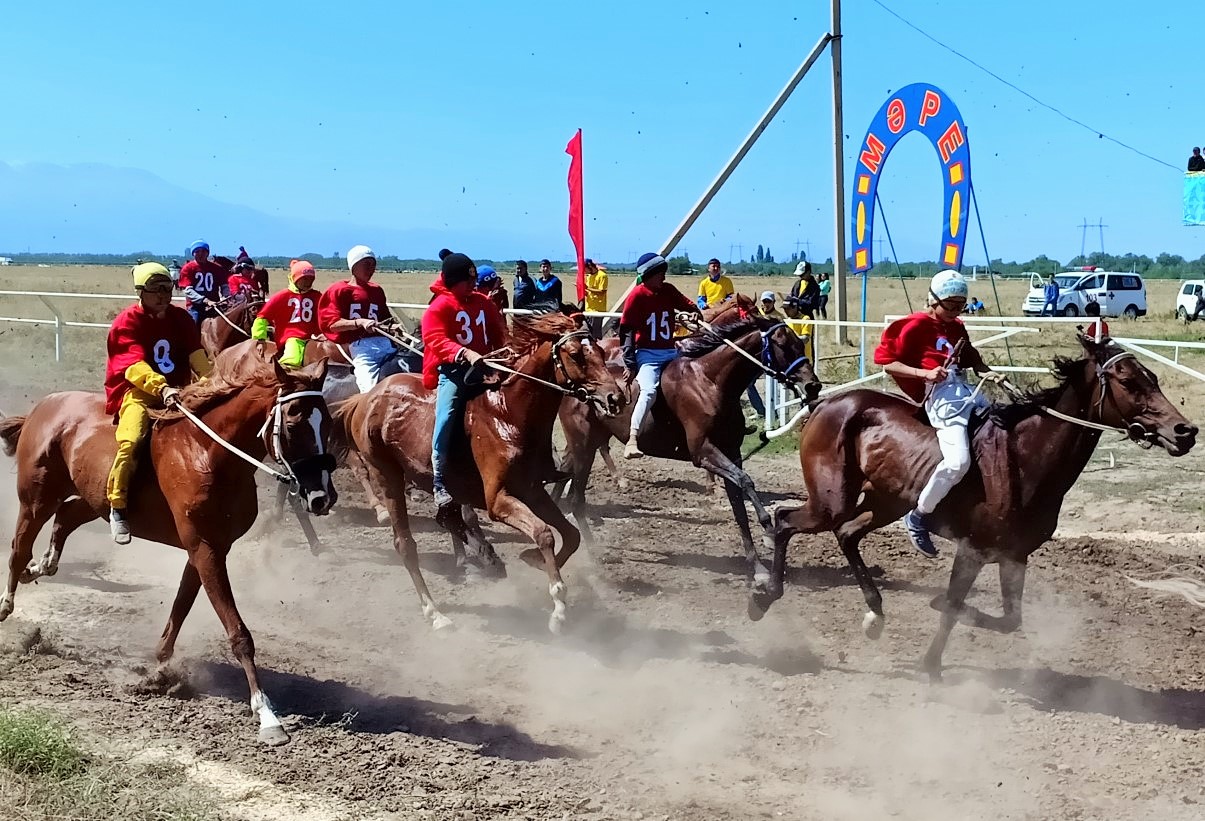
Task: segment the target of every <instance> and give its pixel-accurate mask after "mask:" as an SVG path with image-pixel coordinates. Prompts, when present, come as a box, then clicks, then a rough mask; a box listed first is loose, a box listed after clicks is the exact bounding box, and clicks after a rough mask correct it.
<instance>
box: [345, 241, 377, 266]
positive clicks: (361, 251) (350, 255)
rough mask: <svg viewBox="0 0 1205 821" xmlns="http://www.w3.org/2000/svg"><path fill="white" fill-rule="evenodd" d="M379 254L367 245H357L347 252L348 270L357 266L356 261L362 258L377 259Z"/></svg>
mask: <svg viewBox="0 0 1205 821" xmlns="http://www.w3.org/2000/svg"><path fill="white" fill-rule="evenodd" d="M376 258H377V255H376V254H374V253H373V252H372V249H371V248H369V247H368V246H367V245H357V246H355V247H354V248H352V249H351V250H350V251H348V252H347V270H349V271H350V270H351V269H352V268H355V267H356V263H357V262H359V261H360V260H362V259H376Z"/></svg>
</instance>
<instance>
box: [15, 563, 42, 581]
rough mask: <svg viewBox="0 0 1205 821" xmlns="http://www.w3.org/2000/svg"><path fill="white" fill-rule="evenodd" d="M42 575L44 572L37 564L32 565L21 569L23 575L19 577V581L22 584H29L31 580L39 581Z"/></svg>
mask: <svg viewBox="0 0 1205 821" xmlns="http://www.w3.org/2000/svg"><path fill="white" fill-rule="evenodd" d="M41 577H42V573H41V571H39V570H37V569H36V565H30V566H29V567H27V568H25V569H24V570H22V571H21V575H20V576H19V577H18V578H17V581H18V582H20V583H21V584H29V583H30V582H34V581H37V580H38V579H39V578H41Z"/></svg>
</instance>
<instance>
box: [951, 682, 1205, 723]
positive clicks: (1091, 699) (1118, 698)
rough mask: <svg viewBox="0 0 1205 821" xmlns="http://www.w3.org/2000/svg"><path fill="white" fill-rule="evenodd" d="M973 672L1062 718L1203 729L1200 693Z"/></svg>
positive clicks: (1204, 714)
mask: <svg viewBox="0 0 1205 821" xmlns="http://www.w3.org/2000/svg"><path fill="white" fill-rule="evenodd" d="M962 669H964V670H968V671H974V672H975V673H977V674H978V675H979V676H980V677H982V678H983V679H984V680H986V681H987V682H989V683H990V684H991V685H992V686H995V687H1007V688H1008V689H1010V690H1014V691H1016V692H1017V693H1018V694H1019V695H1021V696H1022V697H1024V698H1025V699H1026V700H1028V701H1029V702H1030V703H1031V704H1032V705H1033V706H1034V707H1036V708H1038V709H1041V710H1057V711H1059V712H1065V713H1096V714H1098V715H1105V716H1112V717H1116V718H1119V719H1121V720H1122V721H1128V722H1132V723H1135V724H1145V723H1152V724H1166V725H1169V726H1173V727H1179V728H1181V729H1184V730H1201V729H1205V692H1202V691H1200V690H1184V689H1181V688H1178V687H1175V688H1169V689H1166V690H1143V689H1141V688H1139V687H1134V686H1132V685H1129V684H1125V683H1124V682H1120V681H1117V680H1116V679H1112V678H1108V677H1106V676H1081V675H1075V674H1073V673H1059V672H1056V671H1054V670H1050V669H1048V668H1042V669H1038V670H1035V669H1018V668H1010V669H1003V670H989V669H986V668H983V667H970V666H968V667H963V668H962Z"/></svg>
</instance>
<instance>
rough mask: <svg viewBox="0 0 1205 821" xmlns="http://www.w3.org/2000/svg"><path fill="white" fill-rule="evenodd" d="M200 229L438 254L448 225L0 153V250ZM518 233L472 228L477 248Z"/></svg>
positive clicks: (277, 245)
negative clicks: (280, 210) (262, 207)
mask: <svg viewBox="0 0 1205 821" xmlns="http://www.w3.org/2000/svg"><path fill="white" fill-rule="evenodd" d="M197 237H204V238H205V239H206V240H207V241H208V242H209V243H210V245H211V246H212V247H213V248H214V251H215V253H223V254H229V255H230V256H233V255H234V254H235V253H237V249H238V246H239V245H246V246H247V250H248V251H250V252H251V254H252V255H253V256H260V255H269V254H272V255H284V256H295V255H299V254H302V253H307V252H312V253H319V254H330V253H331V252H332V251H336V250H338V251H340V252H342V251H344V250H346V249H347V248H349V247H351V246H352V245H355V244H357V243H361V242H366V243H368V244H370V245H372V246H373V247H374V249H376V250H377V251H378V252H379V253H382V254H394V255H397V256H400V257H422V258H433V257H435V255H436V252H438V251H439V249H440V248H441V247H444V246H446V245H448V242H449V238H448V234H447V232H446V231H436V230H434V229H423V228H416V229H407V230H399V229H390V228H382V227H377V226H367V225H355V224H350V223H339V222H321V221H307V220H301V219H290V218H286V217H278V216H272V215H270V214H265V213H264V212H262V211H257V210H256V209H254V208H250V207H248V206H245V205H233V204H231V203H226V202H221V201H220V200H216V199H214V198H212V197H208V196H205V195H204V194H198V193H197V192H195V191H190V190H188V189H185V188H181V187H180V186H177V185H173V184H171V183H169V182H167V181H166V180H163V179H161V178H160V177H157V176H155V175H154V174H152V173H150V172H149V171H144V170H141V169H137V168H118V167H115V166H110V165H99V164H80V165H66V166H63V165H50V164H45V163H30V164H27V165H9V164H6V163H3V162H0V254H5V253H19V252H24V251H26V250H29V251H34V252H43V251H45V252H62V253H88V252H112V253H130V252H134V251H154V252H156V253H160V254H165V255H169V256H181V255H183V254H184V249H185V247H186V246H187V245H188V243H190V242H192V241H193V240H194V239H196V238H197ZM516 239H519V238H516V237H512V236H507V237H505V238H503V237H500V236H494V237H489V236H481V235H478V234H475V235H474V245H475V246H476V247H480V248H487V247H499V246H498V243H499V242H501V243H504V244H505V245H506V246H507V247H510V246H513V245H514V244H516Z"/></svg>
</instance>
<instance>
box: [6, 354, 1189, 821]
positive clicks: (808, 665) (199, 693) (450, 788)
mask: <svg viewBox="0 0 1205 821" xmlns="http://www.w3.org/2000/svg"><path fill="white" fill-rule="evenodd" d="M81 333H83V332H81ZM39 338H41V337H39ZM90 338H92V339H93V340H95V339H96V337H94V336H93V337H90ZM44 350H45V349H44V346H43V347H41V348H40V351H44ZM76 350H80V348H79V347H77V348H76ZM22 351H23V347H22V346H18V345H16V344H13V338H12V337H11V336H8V335H7V334H6V335H5V336H0V354H3V356H4V359H3V360H2V362H3V364H2V365H0V408H2V409H3V410H4V411H5V412H8V413H15V412H21V411H23V410H24V409H26V408H28V407H29V405H30V404H31V402H32V401H33V400H34V399H35V398H36V397H37V396H39V395H41V394H42V393H44V392H46V391H48V390H50V389H53V388H55V387H62V386H67V385H72V386H75V385H80V384H83V383H84V382H85V381H86V379H87V378H92V377H86V376H85V374H86V373H90V372H91V370H93V369H92V368H91V366H89V365H88V360H89V359H90V358H95V356H96V351H95V349H92V350H88V351H87V352H86V353H85V354H84V355H82V356H81V357H80V361H79V362H77V363H75V364H71V365H67V366H65V367H63V368H59V369H50V368H45V367H44V366H41V365H39V366H38V367H39V372H38V373H37V374H33V373H32V371H31V368H30V367H28V366H27V365H25V364H22V362H21V359H20V357H21V356H22ZM25 355H26V356H28V353H25ZM43 355H44V354H42V353H38V354H35V356H39V357H40V356H43ZM39 361H41V360H39ZM1191 404H1192V402H1191V401H1190V405H1191ZM1197 407H1200V406H1199V405H1197ZM1189 415H1190V416H1199V415H1200V414H1199V413H1198V414H1193V413H1192V412H1191V407H1190V408H1189ZM1198 421H1199V419H1198ZM1107 445H1109V446H1110V447H1111V446H1112V445H1113V443H1111V442H1110V443H1107ZM1109 452H1110V450H1109V448H1102V450H1101V451H1100V452H1099V454H1098V458H1097V459H1095V460H1094V461H1093V462H1092V464H1091V465H1090V466H1089V469H1088V471H1087V472H1086V473H1085V475H1084V477H1083V479H1082V480H1081V482H1080V484H1079V485H1078V486H1077V488H1076V489H1075V491H1073V493H1072V496H1071V498H1070V499H1069V501H1068V504H1067V507H1066V508H1065V511H1064V516H1063V520H1062V526H1061V529H1060V532H1059V534H1058V537H1057V538H1056V539H1055V540H1054V541H1053V542H1052V543H1051V544H1049V545H1047V547H1046V548H1044V549H1043V550H1042V551H1041V552H1040V553H1039V554H1037V556H1036V557H1035V560H1034V563H1033V568H1032V570H1031V572H1030V576H1029V585H1028V588H1027V591H1026V600H1025V606H1026V625H1025V629H1024V630H1023V632H1022V633H1020V634H1016V635H1012V636H999V635H995V634H990V633H984V632H980V631H972V630H970V629H968V628H965V627H960V628H959V629H958V630H956V632H955V634H954V637H953V639H952V640H951V642H950V646H949V649H948V650H947V653H946V661H947V664H948V665H949V669H948V671H947V684H946V685H945V686H944V687H941V688H936V689H935V688H931V687H930V686H929V685H928V684H927V683H926V682H925V681H924V680H922V678H921V677H920V676H918V675H917V674H916V672H915V671H914V668H913V665H914V663H915V661H916V660H917V659H918V658H919V656H920V654H921V652H922V651H923V649H924V647H925V646H926V644H927V642H928V639H929V637H930V636H931V633H932V630H933V629H934V627H935V625H936V621H937V615H936V613H934V612H933V611H932V610H931V609H929V606H928V604H929V601H930V599H931V598H932V597H933V596H934V595H935V594H936V593H937V592H938V591H939V590H940V589H941V588H942V587H943V585H944V582H945V579H946V576H947V574H948V571H949V558H948V555H947V556H943V557H942V558H941V559H939V560H938V561H933V562H930V561H926V560H924V559H922V558H920V557H918V556H916V554H914V553H913V552H912V551H911V550H910V549H909V548H908V547H907V543H906V540H905V539H904V537H903V534H902V532H901V531H897V530H894V529H892V530H889V531H885V532H883V533H880V534H877V535H875V536H872V537H871V538H870V539H868V540H867V542H866V545H865V555H866V558H867V561H868V563H869V564H871V565H872V566H874V567H875V572H876V573H878V574H880V581H881V583H882V586H883V588H884V595H885V597H886V606H887V612H888V623H887V629H886V632H885V634H884V636H883V638H882V639H881V640H880V641H878V642H871V641H869V640H867V639H865V638H864V637H863V635H862V632H861V630H860V620H861V614H862V612H863V610H864V605H863V603H862V601H861V596H860V594H859V592H858V590H857V588H856V586H855V585H853V583H852V579H851V578H850V576H849V574H848V573H847V571H846V569H845V566H844V562H843V560H842V559H841V557H840V555H839V553H838V551H837V550H836V545H835V542H833V541H832V540H831V539H827V538H813V539H802V538H801V539H798V540H796V542H795V543H794V545H793V548H792V552H791V571H790V577H789V580H790V587H789V589H788V593H787V595H786V597H785V598H784V599H783V600H782V601H781V602H779V603H778V604H776V605H775V607H774V609H773V610H772V611H771V613H770V615H769V616H768V617H767V618H766V619H765V620H764V621H762V622H760V623H756V624H754V623H750V622H749V621H748V620H747V619H746V617H745V615H744V613H745V593H744V578H743V574H744V567H743V561H742V560H741V559H739V558H738V556H739V554H740V550H739V541H738V538H737V535H736V531H735V528H734V526H733V525H732V524H731V523H730V514H729V513H728V512H726V510H725V508H723V507H720V506H718V505H717V504H716V503H715V502H714V501H713V500H712V499H711V498H709V497H708V496H706V495H705V494H704V493H703V492H702V491H703V486H702V483H701V482H700V478H701V473H700V472H699V471H696V470H694V469H692V468H689V467H687V466H681V465H672V464H669V463H664V462H656V461H648V462H646V463H643V464H641V465H640V466H639V470H635V469H629V473H630V474H632V488H631V490H630V491H629V492H628V493H627V494H623V495H621V494H619V493H618V491H616V490H615V489H614V488H613V487H612V484H613V483H612V482H610V481H609V480H606V479H604V478H602V477H601V476H600V477H597V478H596V480H595V482H594V484H593V487H592V488H591V498H592V499H593V500H594V502H595V505H596V507H595V510H596V512H597V513H598V514H599V516H600V517H601V521H600V523H599V524H598V525H597V526H596V528H595V531H596V534H597V536H598V537H599V539H600V541H601V544H600V546H599V547H597V548H596V549H594V550H593V551H590V552H589V553H586V552H583V553H579V555H578V556H576V557H575V558H574V559H573V561H572V562H571V563H570V565H569V566H568V567H567V569H566V579H567V581H568V582H569V584H570V596H571V605H572V606H571V610H570V627H571V629H570V630H569V631H568V633H567V634H566V635H565V636H563V637H559V638H555V637H553V636H551V635H550V634H548V632H547V630H546V626H545V625H546V621H547V610H548V604H549V603H548V597H547V593H546V585H545V583H544V581H543V576H542V574H539V573H537V572H535V571H533V570H531V569H529V568H527V567H526V566H524V565H523V564H522V563H520V562H519V561H518V560H517V553H518V550H519V549H520V548H521V545H520V544H519V543H518V542H517V541H516V540H515V539H514V537H513V536H512V535H511V534H510V533H509V532H506V531H503V530H501V529H499V528H491V529H490V531H491V533H492V535H493V536H494V537H495V540H496V541H497V542H498V543H499V552H500V553H501V554H502V555H503V557H504V559H506V560H507V561H508V565H509V567H510V571H511V577H510V578H509V579H507V580H504V581H501V582H497V583H485V582H481V583H473V584H468V585H461V584H456V583H453V582H452V581H451V579H450V578H449V575H448V572H449V566H450V562H449V558H448V554H447V550H446V546H445V540H444V539H443V538H442V537H441V536H440V535H438V534H437V533H435V532H434V531H433V530H432V529H431V523H430V522H429V520H427V519H425V518H423V516H422V514H424V513H426V512H427V508H426V505H425V504H424V503H418V504H417V505H415V508H416V513H418V514H419V515H418V516H417V517H416V523H417V524H418V525H419V527H420V530H421V531H422V532H420V533H419V534H418V539H419V544H420V548H421V550H422V551H423V562H424V566H425V567H426V568H427V575H428V581H429V582H430V583H431V585H432V587H433V590H434V592H435V594H436V596H437V597H438V598H439V599H440V600H441V602H442V603H443V604H444V607H445V612H446V613H447V614H448V615H450V616H451V617H452V618H453V619H454V620H455V622H456V625H457V627H456V629H455V630H454V631H452V632H449V633H446V634H439V635H434V634H431V633H430V631H429V629H428V628H426V627H425V625H424V622H423V619H422V616H421V614H420V613H419V611H418V607H417V602H416V598H415V596H414V594H413V591H412V588H411V586H410V583H409V580H408V578H407V577H406V574H405V572H404V570H403V569H402V568H401V567H400V565H399V564H398V563H397V561H396V560H395V558H394V556H393V554H392V552H391V550H390V547H389V538H388V531H387V530H386V529H383V528H379V527H376V526H375V525H373V526H370V525H368V524H366V521H367V520H366V519H365V518H364V517H363V516H359V515H356V513H355V512H354V511H352V510H348V511H345V513H344V514H343V515H342V516H340V517H330V518H328V519H326V520H322V521H320V522H319V523H318V530H319V533H320V534H321V535H322V537H323V538H324V539H325V540H326V541H327V542H328V543H329V544H330V545H331V546H332V547H334V550H332V551H330V552H328V553H326V554H324V555H322V556H320V557H317V558H314V557H311V556H310V555H309V553H308V551H307V550H306V549H305V548H304V546H303V544H304V543H303V541H302V537H301V534H300V531H299V530H298V528H297V527H296V525H295V523H292V522H288V523H286V524H285V525H284V526H282V527H280V528H278V529H276V530H274V531H273V533H272V535H271V537H269V538H260V539H257V540H252V539H249V540H245V541H243V542H241V543H240V544H239V545H237V546H236V548H235V552H234V554H233V555H232V558H231V568H232V576H233V578H234V584H235V593H236V595H237V596H238V601H239V604H240V607H241V610H242V613H243V616H244V618H245V619H246V621H247V623H248V625H249V626H250V628H251V630H252V632H253V633H254V635H255V638H256V643H257V646H258V651H259V653H258V660H259V663H260V665H261V669H262V670H263V676H264V683H265V686H266V689H267V692H268V693H269V694H270V695H271V697H272V698H273V699H274V701H275V702H276V703H277V705H278V707H279V708H281V711H282V712H283V713H284V714H285V715H286V725H287V727H288V729H289V730H290V731H291V732H292V733H293V740H292V742H291V743H290V744H289V745H287V746H285V747H282V748H277V749H263V748H260V747H258V746H257V745H256V742H255V733H256V724H255V722H254V720H253V719H252V718H251V716H250V715H249V714H248V713H247V710H246V692H245V682H244V680H243V677H242V674H241V671H239V670H238V668H237V667H236V666H234V665H233V664H232V662H231V660H230V657H229V653H228V651H227V649H226V644H225V640H224V638H223V635H222V632H221V628H220V626H219V624H218V622H217V619H216V618H215V617H214V616H213V614H212V612H211V611H210V609H209V608H208V606H207V604H206V603H205V602H204V601H200V602H198V605H197V607H196V608H195V610H194V612H193V615H192V616H191V617H190V620H189V622H188V624H187V625H186V626H185V629H184V633H183V637H182V639H181V643H180V646H179V653H178V658H179V660H180V667H181V669H183V670H184V671H185V673H186V680H187V683H188V685H190V687H191V689H192V691H193V692H192V693H191V694H189V693H181V694H177V695H175V696H169V695H148V694H142V693H140V692H139V691H138V690H137V689H131V685H134V684H136V683H137V682H138V681H139V680H140V679H141V677H142V675H143V673H144V672H145V670H146V668H147V667H148V666H149V664H150V658H151V651H152V649H153V647H154V644H155V641H156V639H157V638H158V635H159V632H160V631H161V629H162V627H163V623H164V621H165V620H166V617H167V610H168V607H169V604H170V601H171V597H172V595H173V594H174V592H175V587H176V582H177V580H178V578H179V573H180V569H181V567H182V563H183V556H182V555H181V554H179V553H177V552H175V551H173V550H171V549H168V548H164V547H162V546H158V545H152V544H147V543H142V542H135V543H134V544H133V545H130V546H129V547H125V548H118V547H116V546H114V545H112V544H111V543H110V542H109V541H108V539H107V537H106V535H105V533H104V530H103V528H102V527H100V526H99V525H96V524H94V525H91V526H89V527H87V528H85V529H84V530H82V531H81V532H79V533H77V534H76V535H75V536H74V537H73V538H72V540H71V541H70V542H69V543H68V545H67V551H66V554H65V556H64V560H63V564H62V569H61V570H60V572H59V574H58V575H57V576H56V577H54V578H51V579H45V580H43V581H42V582H40V583H39V584H37V585H34V586H26V587H22V588H20V590H19V591H18V598H17V612H16V615H15V616H14V617H13V618H12V619H10V620H9V621H8V622H6V623H5V624H3V625H2V626H0V701H2V702H4V703H7V704H13V703H21V704H38V705H42V706H48V707H52V708H54V709H56V710H58V711H60V712H62V713H63V714H65V715H66V716H67V717H68V718H69V719H70V720H71V721H73V722H75V723H76V724H78V725H79V726H80V727H81V728H83V729H85V730H87V731H90V732H92V733H94V734H95V736H96V737H98V738H102V739H105V740H106V741H107V743H109V744H111V745H113V747H114V749H115V750H118V751H124V752H127V753H128V752H130V751H137V753H138V754H139V755H145V756H149V757H156V756H161V757H170V758H173V759H175V760H179V761H184V762H186V763H188V764H190V765H191V766H190V773H191V777H192V778H193V779H194V780H196V781H197V782H198V783H203V784H206V785H209V786H210V787H213V788H215V789H216V790H217V791H218V792H219V793H220V794H221V795H222V796H223V797H224V804H223V806H222V808H221V813H222V814H223V815H224V816H226V817H231V818H260V819H278V818H304V819H336V818H436V819H445V818H446V819H455V818H483V819H484V818H532V819H545V818H587V819H593V818H597V819H603V818H607V819H610V818H650V819H653V818H675V819H678V818H681V819H733V821H735V820H736V819H748V818H776V817H784V818H799V819H855V818H864V817H869V816H872V815H887V816H891V817H896V818H904V819H913V818H915V819H926V820H927V821H931V820H932V819H939V821H944V820H945V819H951V820H953V819H968V818H983V819H998V818H1011V819H1051V818H1084V819H1089V818H1108V819H1111V820H1112V819H1148V818H1163V819H1189V818H1194V819H1195V818H1200V817H1202V815H1205V733H1202V729H1203V728H1205V611H1200V610H1194V609H1192V608H1191V607H1190V606H1189V605H1187V604H1186V603H1183V602H1181V601H1179V600H1171V599H1159V598H1156V597H1153V596H1151V595H1150V594H1148V593H1147V592H1145V591H1141V590H1137V589H1135V588H1133V587H1131V586H1130V585H1129V583H1128V582H1126V581H1125V579H1124V578H1123V576H1122V574H1123V573H1128V574H1130V575H1141V576H1147V575H1154V574H1156V573H1158V572H1160V571H1162V570H1163V569H1165V568H1166V567H1168V566H1169V565H1172V564H1176V563H1181V562H1185V561H1188V562H1192V563H1195V564H1201V563H1202V561H1201V555H1202V551H1203V549H1205V534H1203V533H1202V530H1201V528H1202V523H1203V518H1202V513H1203V507H1202V502H1201V501H1200V498H1201V497H1200V488H1201V487H1202V483H1201V479H1202V475H1203V473H1205V448H1202V449H1200V450H1199V451H1198V452H1194V453H1193V454H1190V455H1189V456H1188V457H1185V458H1183V459H1180V460H1172V459H1170V458H1169V457H1167V456H1166V455H1165V454H1161V453H1158V452H1143V451H1140V450H1138V449H1137V448H1135V447H1133V446H1130V445H1127V444H1120V443H1119V444H1116V446H1115V447H1112V450H1111V452H1112V453H1113V455H1114V458H1115V460H1116V467H1113V468H1110V467H1109V463H1108V454H1109ZM751 473H752V475H753V476H754V478H755V480H756V481H757V483H758V486H759V488H760V489H761V490H762V491H763V494H764V495H765V496H766V497H767V498H768V499H770V500H772V501H776V502H781V501H784V500H789V499H790V497H791V496H792V495H793V494H796V493H797V492H798V487H799V467H798V462H797V460H796V459H795V458H794V457H770V458H759V459H755V460H754V461H753V462H752V466H751ZM0 478H2V479H3V484H2V485H0V529H3V530H6V531H8V532H11V528H12V522H13V501H12V498H13V497H12V477H11V476H10V475H8V471H7V469H6V470H5V471H3V472H2V473H0ZM340 478H341V479H344V478H345V477H342V476H341V477H340ZM344 484H346V481H344ZM43 543H44V542H43ZM979 590H980V592H979V593H978V594H977V595H976V599H975V603H976V604H978V605H979V606H981V607H984V608H985V609H988V610H990V611H993V612H998V609H999V593H998V585H997V583H996V580H995V578H994V573H990V572H989V573H987V574H985V576H984V577H983V578H982V579H981V580H980V584H979ZM35 631H36V632H35ZM31 644H33V645H36V646H37V649H38V652H34V653H32V654H31V653H27V652H25V649H26V648H27V647H28V646H30V645H31Z"/></svg>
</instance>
